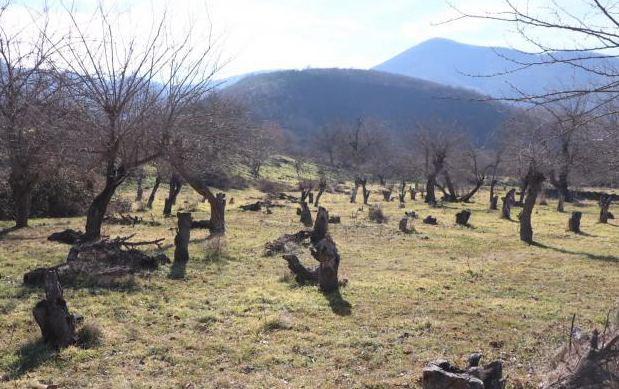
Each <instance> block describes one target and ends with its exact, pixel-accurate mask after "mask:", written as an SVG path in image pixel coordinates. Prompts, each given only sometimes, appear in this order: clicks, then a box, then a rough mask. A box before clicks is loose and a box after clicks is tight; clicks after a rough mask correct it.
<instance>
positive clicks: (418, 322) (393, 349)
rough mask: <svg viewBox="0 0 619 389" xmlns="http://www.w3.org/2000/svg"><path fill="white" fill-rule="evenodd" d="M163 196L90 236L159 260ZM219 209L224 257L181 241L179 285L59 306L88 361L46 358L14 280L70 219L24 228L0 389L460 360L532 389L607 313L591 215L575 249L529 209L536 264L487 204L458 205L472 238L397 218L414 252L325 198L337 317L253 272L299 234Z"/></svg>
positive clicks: (65, 354) (5, 292)
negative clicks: (282, 238)
mask: <svg viewBox="0 0 619 389" xmlns="http://www.w3.org/2000/svg"><path fill="white" fill-rule="evenodd" d="M163 194H164V193H161V196H160V197H159V199H158V202H157V204H156V209H155V210H154V212H153V217H154V218H156V219H158V220H161V221H162V222H163V223H164V224H163V226H162V227H140V228H136V229H133V228H131V227H119V226H106V228H105V232H106V233H107V234H110V235H113V236H115V235H128V234H131V233H137V236H136V239H149V238H156V237H165V238H166V239H167V241H166V243H172V241H173V235H174V231H173V228H174V225H175V219H173V218H171V219H163V218H162V217H160V216H159V215H160V210H161V207H162V200H163ZM127 195H128V196H129V195H130V194H127ZM231 195H232V196H233V197H235V200H236V204H235V205H234V206H232V207H230V209H229V211H228V216H227V217H228V226H229V233H228V235H227V244H226V248H225V255H223V256H222V257H220V258H215V257H214V256H213V255H212V253H211V255H207V254H206V252H207V249H206V248H205V247H206V243H205V240H204V238H205V236H206V233H205V232H202V231H198V232H195V231H194V232H192V239H193V243H192V244H191V246H190V250H191V255H192V258H191V261H190V263H189V265H188V268H187V277H186V279H185V280H182V281H179V280H172V279H169V278H168V277H167V276H168V273H169V271H170V268H169V266H165V267H163V268H161V269H160V270H159V271H157V272H155V273H153V274H152V275H150V276H145V277H140V278H138V279H137V284H136V286H135V287H133V288H117V289H109V288H67V290H65V297H66V299H67V300H68V302H69V305H70V308H71V309H72V310H73V311H76V312H79V313H81V314H82V315H84V317H85V320H86V322H89V323H97V324H98V325H99V326H100V327H101V328H102V329H103V332H104V336H105V338H104V343H103V345H102V346H100V347H98V348H95V349H90V350H83V349H79V348H75V347H71V348H69V349H66V350H64V351H62V352H61V353H60V354H57V355H55V354H53V353H49V352H44V349H43V348H42V347H41V346H40V345H38V344H37V343H36V340H37V339H38V337H39V333H38V328H37V327H36V324H34V321H33V319H32V315H31V309H32V307H33V306H34V304H35V303H36V301H37V300H38V299H40V297H41V292H40V291H37V290H30V289H25V288H23V287H22V286H21V277H22V274H23V273H24V272H25V271H27V270H29V269H32V268H34V267H37V266H43V265H50V264H56V263H58V262H61V261H63V260H64V258H65V257H66V254H67V251H68V246H66V245H61V244H56V243H49V242H47V241H46V240H45V238H46V236H47V235H48V234H49V233H51V232H53V231H57V230H60V229H64V228H67V227H74V228H80V227H81V226H82V225H83V219H82V218H76V219H68V220H35V221H34V223H33V227H32V228H29V229H27V230H24V231H19V232H14V233H11V234H10V235H9V236H8V237H7V238H5V239H4V240H2V241H0V314H1V316H0V334H2V336H0V375H2V374H8V375H10V376H11V377H12V378H13V380H11V381H10V382H8V383H4V385H6V386H7V387H23V386H24V385H25V384H27V383H31V382H36V381H42V382H48V383H51V382H53V383H56V384H60V385H63V386H64V387H84V386H95V387H129V386H135V387H179V386H185V385H187V384H189V383H192V384H193V385H195V387H243V386H247V387H287V386H293V387H303V386H305V387H332V386H342V387H350V386H355V387H393V386H404V387H406V386H411V387H416V386H417V385H418V381H417V380H418V378H419V376H420V373H421V369H422V368H423V366H424V365H425V363H426V362H427V361H429V360H432V359H435V358H437V357H440V356H445V357H448V358H450V359H452V360H453V359H455V360H456V361H457V362H460V363H464V359H465V358H466V356H467V355H468V353H470V352H472V351H482V352H483V353H484V354H486V355H487V359H486V360H488V359H489V358H497V357H501V358H503V359H504V360H505V361H506V369H507V374H508V375H509V377H510V380H511V382H512V383H514V382H521V383H523V384H529V385H532V384H534V383H535V382H538V381H539V379H540V377H539V374H540V371H539V369H538V366H544V367H545V366H546V363H545V362H544V361H545V358H546V357H547V356H549V355H550V354H551V353H552V352H553V350H554V349H555V348H556V347H557V346H558V345H559V343H560V342H561V341H562V340H564V339H565V337H566V334H567V332H568V327H569V321H570V318H571V315H572V313H577V314H578V319H577V323H578V325H579V326H581V327H582V328H586V329H588V328H591V327H593V326H598V327H601V326H602V323H603V321H604V318H605V315H606V312H607V310H608V309H609V308H610V307H611V306H613V305H614V304H616V303H617V297H618V296H619V266H618V265H619V258H618V256H619V253H618V252H617V248H618V247H619V225H617V222H616V221H614V224H611V225H600V224H596V223H595V220H596V216H597V207H596V206H595V205H594V204H587V206H586V207H582V208H579V210H581V211H583V212H584V217H583V231H585V232H586V234H585V235H579V236H575V235H573V234H570V233H567V232H565V224H566V220H567V217H568V216H567V214H558V213H556V212H555V211H554V206H555V204H553V203H552V202H551V203H550V205H549V206H539V207H537V208H536V212H535V215H534V224H535V227H536V239H537V240H538V241H539V242H541V243H543V244H544V245H545V246H544V247H528V246H525V245H523V244H521V243H520V242H519V241H518V239H517V231H518V229H517V223H514V222H508V221H502V220H499V219H498V216H497V213H496V212H488V211H486V209H485V208H486V206H485V205H486V201H485V200H486V196H487V193H482V194H481V195H480V196H478V197H477V200H478V203H476V204H469V205H467V206H468V207H470V208H472V209H473V217H472V224H473V225H474V227H475V228H473V229H467V228H461V227H456V226H454V224H453V221H454V214H455V213H456V212H457V211H458V210H459V209H461V208H464V207H465V206H464V205H450V206H449V207H448V208H446V209H439V210H436V209H433V210H429V209H428V208H427V207H426V206H425V205H424V204H423V203H422V202H421V201H416V202H413V203H411V202H410V201H409V203H408V204H407V208H408V209H414V210H416V211H419V212H420V213H421V215H422V216H425V215H427V214H428V213H431V214H433V215H435V216H437V217H438V219H439V223H440V225H439V226H437V227H432V226H426V225H423V224H421V223H420V222H419V221H417V222H416V224H417V225H416V228H417V230H418V231H419V232H420V233H421V234H419V235H408V236H404V235H402V234H400V233H398V232H397V222H398V220H399V215H400V214H401V213H402V210H400V209H397V203H395V202H394V203H388V204H387V203H383V204H382V206H383V208H384V210H385V211H386V213H387V214H388V215H389V216H390V217H391V218H390V221H389V223H388V224H387V225H376V224H372V223H369V222H368V221H367V212H358V213H357V212H355V211H356V210H357V209H358V208H359V206H355V205H351V204H349V203H348V199H347V198H346V196H345V195H341V194H340V195H335V194H326V195H325V196H324V197H323V199H324V205H325V206H326V207H327V208H328V209H329V210H330V212H331V213H332V214H339V215H341V216H342V224H341V225H334V226H332V230H331V231H332V234H333V236H334V238H335V241H336V242H337V243H338V248H339V250H340V253H341V256H342V264H341V275H342V276H343V277H346V278H348V279H349V280H350V282H349V284H348V286H346V287H345V288H343V289H342V298H343V301H338V300H337V299H331V301H329V299H328V298H327V297H326V296H324V295H323V294H321V293H320V292H319V291H318V290H317V289H316V288H314V287H297V286H296V285H294V283H293V282H291V281H290V277H288V276H287V269H286V266H285V262H284V261H283V260H282V259H281V258H280V257H274V258H265V257H263V256H262V248H263V245H264V243H265V242H266V241H268V240H272V239H274V238H276V237H278V236H279V235H280V234H282V233H286V232H295V231H297V230H299V229H300V226H301V225H300V223H299V222H298V220H297V219H298V216H296V214H295V211H294V207H293V206H292V205H288V206H287V207H286V208H276V209H274V213H273V214H272V215H266V214H261V213H252V212H248V213H243V212H241V211H240V210H239V209H238V208H237V206H238V205H240V204H243V203H246V202H249V201H255V199H257V198H260V197H261V196H262V194H261V193H259V192H257V191H254V190H247V191H243V192H234V193H231ZM381 197H382V196H381ZM378 199H379V195H378V194H374V195H373V200H375V201H378ZM184 201H187V202H188V203H187V204H185V205H191V206H193V205H195V204H199V209H200V211H199V212H198V213H197V214H196V215H195V217H196V218H206V217H207V216H208V215H207V214H206V213H205V212H204V211H206V210H207V206H206V204H201V203H198V197H197V196H195V195H194V194H192V193H191V192H190V191H189V190H184V191H183V192H182V194H181V196H180V202H179V204H180V205H183V204H184ZM567 208H568V209H567V210H568V211H571V210H572V207H571V206H570V205H568V207H567ZM355 216H356V217H355ZM423 236H427V237H428V239H423ZM172 252H173V249H172V248H169V249H168V250H167V253H168V254H169V255H170V256H171V255H172ZM305 259H306V261H309V258H305ZM347 304H350V314H348V315H347V314H346V313H347V312H346V311H347V308H346V307H347ZM406 334H407V335H406ZM491 342H498V343H502V344H503V346H502V347H500V348H497V347H493V346H492V345H491V344H490V343H491ZM539 363H541V365H539ZM0 385H2V383H0Z"/></svg>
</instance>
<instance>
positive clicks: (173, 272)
mask: <svg viewBox="0 0 619 389" xmlns="http://www.w3.org/2000/svg"><path fill="white" fill-rule="evenodd" d="M187 262H188V261H174V262H172V266H171V267H170V274H168V278H169V279H171V280H182V279H184V278H185V276H186V275H187Z"/></svg>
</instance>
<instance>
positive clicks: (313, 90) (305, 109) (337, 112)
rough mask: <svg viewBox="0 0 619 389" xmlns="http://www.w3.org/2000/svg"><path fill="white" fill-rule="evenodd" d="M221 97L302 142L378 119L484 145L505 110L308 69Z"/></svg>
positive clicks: (445, 93)
mask: <svg viewBox="0 0 619 389" xmlns="http://www.w3.org/2000/svg"><path fill="white" fill-rule="evenodd" d="M222 93H223V94H224V95H227V96H229V97H233V98H235V99H236V100H238V101H240V102H241V103H242V104H244V105H245V106H246V107H247V108H248V109H249V111H250V112H251V114H252V115H253V116H254V118H255V119H257V120H262V121H270V122H276V123H278V124H279V125H280V126H282V127H283V128H284V129H287V130H288V131H290V132H291V133H293V134H294V135H296V136H297V137H298V138H300V139H308V138H309V137H310V136H311V134H313V133H315V132H316V131H318V129H319V128H320V127H321V126H323V125H325V124H327V123H330V122H333V121H336V120H342V121H347V122H351V123H352V122H354V121H355V120H357V119H358V118H373V119H377V120H380V121H382V122H383V123H384V124H385V125H387V126H388V127H389V128H391V129H392V130H396V131H403V130H408V129H411V128H414V127H415V126H416V125H417V124H418V123H420V122H426V121H433V120H441V121H443V122H446V123H451V122H457V123H458V126H459V127H460V128H462V129H463V130H464V131H466V132H468V133H469V134H471V136H472V138H474V139H476V140H479V141H483V140H484V139H486V138H487V137H488V134H489V133H491V132H492V131H494V130H495V129H497V128H498V127H499V126H500V125H501V123H502V121H503V120H504V118H505V116H506V115H507V114H508V109H507V108H506V107H505V106H503V105H500V104H497V103H488V102H481V101H479V100H481V99H482V98H483V97H482V96H481V95H479V94H476V93H473V92H471V91H468V90H464V89H458V88H452V87H447V86H443V85H439V84H436V83H433V82H428V81H424V80H419V79H414V78H410V77H405V76H400V75H394V74H389V73H384V72H379V71H374V70H357V69H308V70H287V71H276V72H270V73H264V74H254V75H249V76H247V77H245V78H242V79H241V80H239V81H237V82H236V83H234V84H232V85H230V86H229V87H227V88H225V89H224V90H223V91H222Z"/></svg>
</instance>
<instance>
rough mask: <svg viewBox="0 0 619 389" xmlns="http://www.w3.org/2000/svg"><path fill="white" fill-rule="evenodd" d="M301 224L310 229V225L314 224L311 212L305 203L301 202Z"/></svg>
mask: <svg viewBox="0 0 619 389" xmlns="http://www.w3.org/2000/svg"><path fill="white" fill-rule="evenodd" d="M300 215H301V223H303V225H304V226H305V227H311V226H312V224H314V223H313V222H312V212H311V211H310V209H309V207H308V206H307V203H306V202H305V201H303V202H302V203H301V213H300Z"/></svg>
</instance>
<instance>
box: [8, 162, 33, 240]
mask: <svg viewBox="0 0 619 389" xmlns="http://www.w3.org/2000/svg"><path fill="white" fill-rule="evenodd" d="M9 186H10V187H11V193H12V197H13V203H14V204H15V227H16V228H24V227H28V219H29V218H30V207H31V205H32V191H33V189H34V180H32V179H28V177H26V176H25V174H24V175H22V174H16V173H13V172H11V175H10V176H9Z"/></svg>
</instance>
